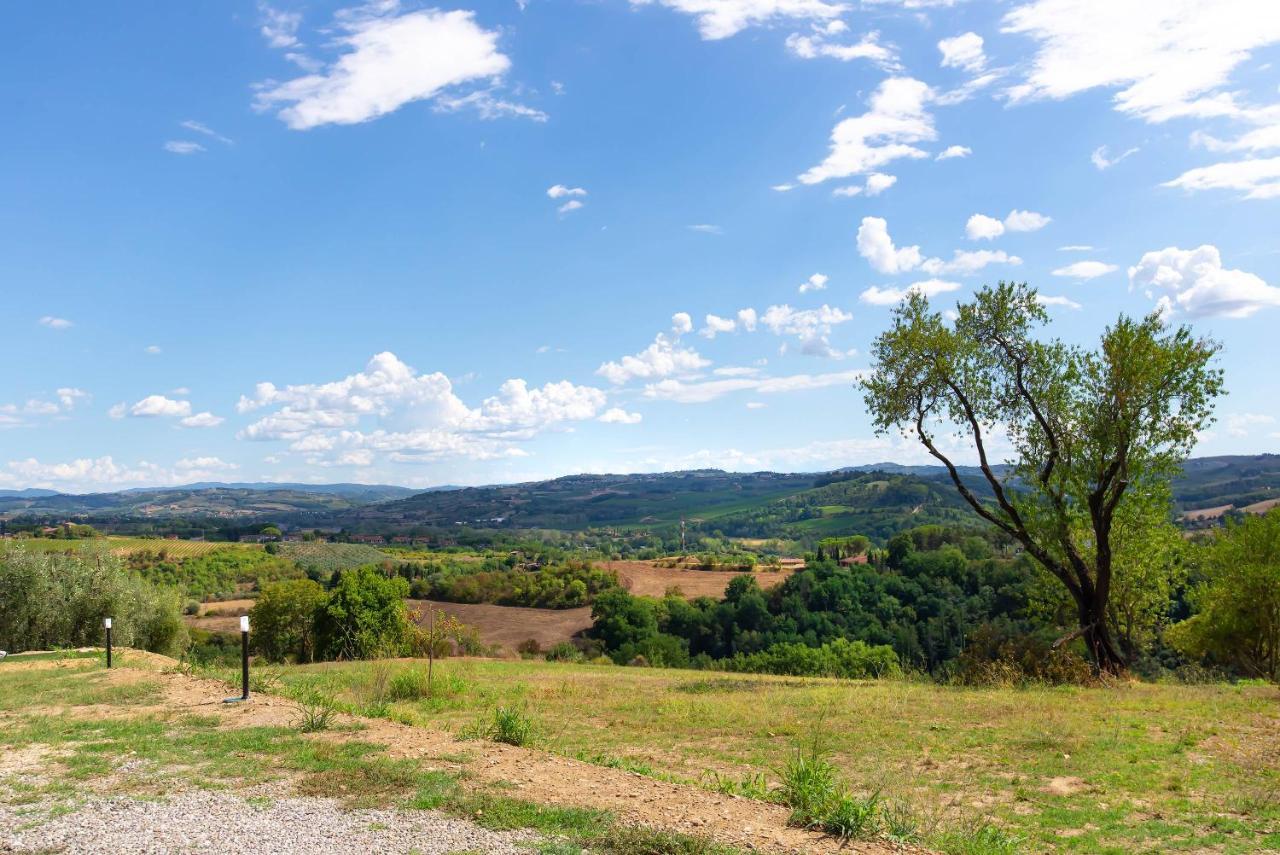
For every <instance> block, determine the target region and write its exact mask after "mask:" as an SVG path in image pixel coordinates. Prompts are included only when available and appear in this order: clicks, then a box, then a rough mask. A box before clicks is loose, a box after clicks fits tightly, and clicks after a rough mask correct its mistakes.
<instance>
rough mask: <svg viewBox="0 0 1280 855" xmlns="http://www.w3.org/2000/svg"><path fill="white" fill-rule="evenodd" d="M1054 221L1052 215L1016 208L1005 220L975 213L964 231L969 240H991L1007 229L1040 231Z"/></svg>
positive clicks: (1011, 230)
mask: <svg viewBox="0 0 1280 855" xmlns="http://www.w3.org/2000/svg"><path fill="white" fill-rule="evenodd" d="M1052 221H1053V218H1052V217H1046V216H1045V215H1044V214H1038V213H1036V212H1035V211H1019V210H1017V209H1016V208H1015V209H1014V210H1012V211H1010V212H1009V215H1008V216H1007V217H1005V218H1004V219H1003V220H997V219H996V218H995V217H988V216H987V215H986V214H974V215H973V216H972V217H970V218H969V221H968V222H967V223H965V227H964V231H965V234H966V235H967V236H968V238H969V240H991V239H992V238H998V237H1000V235H1002V234H1004V233H1005V232H1006V231H1010V232H1034V231H1038V230H1039V229H1042V228H1044V227H1045V226H1047V225H1049V223H1050V222H1052Z"/></svg>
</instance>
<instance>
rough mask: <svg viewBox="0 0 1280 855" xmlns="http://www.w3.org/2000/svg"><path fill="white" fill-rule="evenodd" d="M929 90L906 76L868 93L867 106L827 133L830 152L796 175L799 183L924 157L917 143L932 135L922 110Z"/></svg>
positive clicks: (929, 117)
mask: <svg viewBox="0 0 1280 855" xmlns="http://www.w3.org/2000/svg"><path fill="white" fill-rule="evenodd" d="M932 97H933V90H932V89H930V88H929V86H928V85H927V84H925V83H923V82H921V81H919V80H915V79H913V78H910V77H890V78H888V79H887V80H884V81H883V82H881V84H880V86H879V87H878V88H877V89H876V91H875V93H874V94H872V96H871V98H870V101H869V104H868V106H869V109H868V110H867V112H865V113H863V114H862V115H860V116H854V117H851V118H848V119H844V120H842V121H841V122H840V123H839V124H837V125H836V126H835V128H834V129H833V130H832V131H831V150H830V152H829V153H828V154H827V157H826V159H825V160H823V161H822V163H820V164H818V165H817V166H814V167H813V168H811V169H809V170H808V171H807V172H804V173H803V174H801V175H800V177H799V180H800V181H801V183H803V184H819V183H821V182H823V181H827V180H830V179H833V178H847V177H848V176H850V175H858V174H865V173H870V172H875V171H878V170H879V168H880V167H882V166H884V165H886V164H888V163H891V162H893V161H895V160H899V159H901V158H913V159H914V158H922V157H928V152H926V151H924V150H923V149H921V148H919V147H918V146H917V143H921V142H931V141H932V140H934V139H936V138H937V131H936V130H935V129H934V125H933V116H932V115H931V114H930V113H929V112H928V111H927V110H926V109H925V106H926V105H927V104H928V103H929V101H930V99H931V98H932Z"/></svg>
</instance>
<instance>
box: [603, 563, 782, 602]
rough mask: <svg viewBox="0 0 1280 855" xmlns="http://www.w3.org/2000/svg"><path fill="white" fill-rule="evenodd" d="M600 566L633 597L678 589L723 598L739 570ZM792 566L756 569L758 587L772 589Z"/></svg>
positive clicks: (657, 595)
mask: <svg viewBox="0 0 1280 855" xmlns="http://www.w3.org/2000/svg"><path fill="white" fill-rule="evenodd" d="M600 566H601V567H602V568H604V569H605V570H613V571H614V572H615V573H617V574H618V582H619V583H620V584H621V585H622V586H623V587H624V588H626V589H627V590H628V591H630V592H631V593H633V594H636V595H637V596H644V597H661V596H662V595H663V594H665V593H666V592H667V590H668V589H669V588H679V589H680V591H681V593H683V594H684V595H685V597H687V598H688V599H694V598H695V597H712V598H714V599H717V600H718V599H721V598H723V597H724V589H725V588H727V587H728V586H729V583H730V582H731V581H733V579H734V577H736V576H741V575H743V573H741V572H734V571H728V570H690V569H686V568H683V567H659V566H657V563H656V562H653V561H602V562H600ZM793 572H795V571H794V570H792V569H781V570H756V571H755V572H754V574H752V575H754V576H755V577H756V581H757V582H759V583H760V587H761V588H772V587H773V586H774V585H779V584H781V583H782V582H784V581H785V580H786V579H787V577H788V576H790V575H791V574H792V573H793Z"/></svg>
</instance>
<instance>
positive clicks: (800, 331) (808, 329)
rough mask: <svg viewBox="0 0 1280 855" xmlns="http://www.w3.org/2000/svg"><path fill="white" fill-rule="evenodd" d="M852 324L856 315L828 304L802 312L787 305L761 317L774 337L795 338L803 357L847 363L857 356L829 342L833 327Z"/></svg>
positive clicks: (771, 307)
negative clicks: (788, 336)
mask: <svg viewBox="0 0 1280 855" xmlns="http://www.w3.org/2000/svg"><path fill="white" fill-rule="evenodd" d="M851 320H853V315H851V314H849V313H848V312H846V311H843V310H842V309H837V308H833V307H832V306H828V305H826V304H823V306H822V307H821V308H818V309H803V310H799V309H793V308H791V307H790V306H788V305H786V304H783V305H780V306H770V307H769V308H768V309H766V310H765V312H764V314H763V315H761V316H760V323H762V324H764V325H765V327H767V328H768V329H769V331H770V332H772V333H773V334H774V335H793V336H795V337H796V339H797V340H798V341H799V343H800V352H801V353H802V354H804V355H806V356H819V357H823V358H827V359H844V358H845V357H847V356H853V355H854V354H855V353H856V351H852V350H847V351H842V350H838V349H836V348H834V347H832V346H831V343H830V342H829V341H828V340H827V336H828V335H830V334H831V328H832V327H834V326H836V325H837V324H843V323H847V322H849V321H851Z"/></svg>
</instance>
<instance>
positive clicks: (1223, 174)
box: [1161, 157, 1280, 199]
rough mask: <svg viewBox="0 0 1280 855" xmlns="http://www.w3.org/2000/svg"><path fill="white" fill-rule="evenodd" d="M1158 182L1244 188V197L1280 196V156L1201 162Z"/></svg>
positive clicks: (1192, 187) (1198, 187) (1197, 187)
mask: <svg viewBox="0 0 1280 855" xmlns="http://www.w3.org/2000/svg"><path fill="white" fill-rule="evenodd" d="M1161 186H1163V187H1181V188H1182V189H1183V190H1191V191H1194V190H1243V191H1245V198H1246V199H1275V198H1277V197H1280V157H1272V158H1261V159H1255V160H1239V161H1228V162H1225V163H1215V164H1213V165H1212V166H1201V167H1198V168H1196V169H1190V170H1187V171H1186V172H1184V173H1182V174H1181V175H1179V176H1178V177H1177V178H1175V179H1173V180H1172V181H1166V182H1165V183H1164V184H1163V185H1161Z"/></svg>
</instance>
